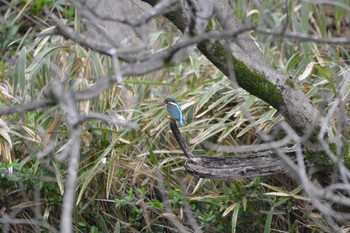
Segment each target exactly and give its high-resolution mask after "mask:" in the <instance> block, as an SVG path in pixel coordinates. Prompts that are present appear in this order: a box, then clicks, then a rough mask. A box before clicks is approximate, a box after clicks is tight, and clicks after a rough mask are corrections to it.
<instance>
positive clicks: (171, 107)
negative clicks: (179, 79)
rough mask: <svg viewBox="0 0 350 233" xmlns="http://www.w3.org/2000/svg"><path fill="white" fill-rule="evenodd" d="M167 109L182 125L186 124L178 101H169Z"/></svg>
mask: <svg viewBox="0 0 350 233" xmlns="http://www.w3.org/2000/svg"><path fill="white" fill-rule="evenodd" d="M167 111H168V113H169V114H170V115H171V117H172V118H174V119H175V120H177V121H178V122H179V124H180V126H184V123H183V120H182V112H181V109H180V107H179V106H178V105H177V104H176V103H168V104H167Z"/></svg>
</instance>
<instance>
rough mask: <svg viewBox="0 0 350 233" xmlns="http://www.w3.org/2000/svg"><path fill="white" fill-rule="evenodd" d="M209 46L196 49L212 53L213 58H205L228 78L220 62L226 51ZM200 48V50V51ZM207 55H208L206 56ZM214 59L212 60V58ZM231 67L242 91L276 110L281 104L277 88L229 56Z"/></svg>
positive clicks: (216, 45) (215, 44)
mask: <svg viewBox="0 0 350 233" xmlns="http://www.w3.org/2000/svg"><path fill="white" fill-rule="evenodd" d="M209 46H210V44H209V43H207V42H204V43H201V44H199V45H198V48H199V49H200V50H201V51H202V53H204V54H205V55H206V52H207V51H210V53H214V56H213V55H212V54H210V56H207V57H209V58H211V59H210V60H211V62H213V64H215V66H216V67H218V68H219V69H220V70H221V71H222V72H223V73H224V74H225V75H226V76H229V73H228V72H229V71H228V68H227V66H226V64H222V61H225V60H226V54H227V53H226V50H225V47H224V46H223V45H222V44H221V43H219V42H216V43H214V47H212V48H210V47H209ZM201 48H202V49H201ZM208 55H209V54H208ZM213 57H214V58H213ZM231 61H232V65H233V67H234V71H235V78H236V80H237V82H238V85H239V86H240V87H242V88H243V89H245V90H247V91H248V92H249V93H250V94H252V95H255V96H256V97H258V98H260V99H262V100H264V101H265V102H267V103H268V104H270V105H271V106H273V107H274V108H276V109H277V110H279V109H280V106H281V105H282V104H283V97H282V94H281V93H280V91H279V90H278V88H277V86H276V85H274V84H273V83H271V82H270V81H268V80H266V78H265V77H263V76H262V75H260V74H257V73H256V72H255V71H253V70H251V69H249V68H248V67H247V66H246V65H245V64H244V63H243V62H241V61H239V60H238V59H236V58H235V57H234V56H231Z"/></svg>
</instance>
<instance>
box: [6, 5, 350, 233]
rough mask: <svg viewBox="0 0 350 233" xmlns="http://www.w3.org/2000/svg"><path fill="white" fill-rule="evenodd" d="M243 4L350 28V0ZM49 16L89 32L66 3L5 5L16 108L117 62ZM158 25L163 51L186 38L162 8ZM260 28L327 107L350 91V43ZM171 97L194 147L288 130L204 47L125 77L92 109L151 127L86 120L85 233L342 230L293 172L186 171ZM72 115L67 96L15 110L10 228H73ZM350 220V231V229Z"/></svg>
mask: <svg viewBox="0 0 350 233" xmlns="http://www.w3.org/2000/svg"><path fill="white" fill-rule="evenodd" d="M229 2H230V5H231V6H232V9H233V10H234V12H235V13H236V15H237V17H238V18H239V19H240V20H241V21H242V22H244V23H245V24H256V25H258V26H265V25H266V24H267V23H269V24H271V25H273V26H274V27H276V28H277V27H281V26H283V25H284V24H285V22H286V20H287V21H288V24H286V27H287V29H288V30H290V31H296V32H302V33H306V34H310V35H316V36H320V37H324V38H332V37H338V36H340V37H349V7H348V1H338V2H339V4H340V5H321V4H312V3H310V2H307V1H286V2H281V1H274V0H268V1H261V2H260V3H259V4H258V3H256V2H257V1H243V0H237V1H229ZM341 3H342V4H341ZM44 7H45V8H46V9H47V13H44ZM49 12H50V13H52V14H55V15H56V16H58V17H59V18H62V19H65V20H67V24H68V25H70V26H72V27H73V28H74V29H75V30H76V31H84V30H85V28H83V27H81V25H80V23H81V22H80V20H81V18H80V14H79V13H78V12H79V11H78V10H77V9H76V8H74V7H73V6H72V5H71V4H69V3H67V2H64V1H52V0H33V1H28V2H27V1H20V0H13V1H6V0H5V1H1V2H0V16H1V18H0V20H1V24H0V57H1V60H0V79H1V80H0V82H1V85H0V104H1V106H3V107H5V106H12V105H16V104H21V103H26V102H30V101H35V100H37V99H40V98H43V97H45V94H46V92H45V91H46V90H47V88H48V86H49V84H50V83H51V81H52V80H59V81H60V82H62V83H64V85H65V87H74V88H75V89H77V90H83V89H85V88H87V87H91V86H92V85H93V84H94V83H95V82H96V80H99V79H100V78H101V77H104V76H106V75H107V74H108V73H109V72H110V70H111V69H112V65H113V64H112V63H113V62H112V61H111V59H110V57H108V56H106V55H103V54H100V53H98V52H95V51H91V50H89V49H86V48H85V47H82V46H81V45H79V44H77V43H74V42H72V41H70V40H65V39H64V38H63V37H61V36H41V37H36V36H37V35H38V33H40V32H42V31H43V30H44V29H46V28H48V27H50V26H51V21H50V20H49V19H48V13H49ZM155 25H156V27H157V28H158V31H157V32H156V33H152V34H151V35H150V44H149V45H148V46H150V47H151V46H153V45H155V44H156V45H157V47H158V49H159V50H163V49H165V48H167V47H168V46H169V45H172V44H173V43H175V42H176V41H177V40H178V39H179V36H180V35H181V33H180V32H179V31H178V29H176V27H174V26H173V25H172V24H171V23H170V22H169V21H167V20H166V19H165V18H163V17H162V16H158V17H157V18H156V21H155ZM251 35H252V36H253V37H254V38H255V39H256V41H257V42H258V43H259V45H260V47H261V49H262V51H263V52H264V55H265V56H266V57H267V59H268V61H270V62H271V64H272V66H273V67H274V68H276V69H277V70H280V71H282V72H285V73H288V74H291V76H292V78H293V81H294V82H295V83H296V85H297V86H298V87H299V88H301V89H302V90H303V91H304V92H305V93H306V94H307V95H308V96H309V97H310V98H311V100H312V101H313V103H314V104H316V105H317V106H318V107H320V108H321V109H327V108H328V107H329V104H330V103H331V102H332V101H333V100H334V98H335V97H336V96H337V93H338V90H339V87H342V88H343V89H345V90H344V91H345V95H344V99H346V98H347V96H348V94H347V93H349V90H350V85H349V82H348V80H347V79H346V78H344V77H345V75H346V74H347V72H348V62H349V47H348V46H347V45H341V44H340V45H337V44H335V45H334V44H332V45H330V44H327V43H312V42H303V43H299V42H298V40H291V39H288V38H279V39H276V38H275V37H273V36H271V35H263V34H259V33H255V32H252V33H251ZM132 39H133V38H124V40H123V41H122V42H121V44H123V45H125V46H127V45H128V44H129V43H131V41H132ZM169 96H172V97H175V98H176V99H177V100H178V102H179V104H180V105H181V106H182V109H183V112H184V116H185V122H186V126H185V127H183V128H181V132H182V134H183V136H184V137H185V139H186V143H187V145H189V146H190V147H191V149H192V150H193V153H194V154H201V155H208V156H210V155H214V154H217V152H215V151H213V150H210V149H208V148H205V147H203V146H202V142H204V141H206V140H210V141H212V142H215V143H222V144H224V145H253V144H258V143H260V142H261V138H260V137H259V136H258V134H257V132H260V133H266V134H269V133H276V132H274V131H273V129H274V126H276V124H278V123H279V122H280V121H281V120H282V119H283V117H282V116H281V115H280V114H278V113H277V110H276V109H274V108H272V107H271V106H270V105H268V104H266V103H265V102H263V101H262V100H260V99H258V98H257V97H255V96H253V95H250V94H249V93H248V92H246V91H244V90H243V89H241V88H238V87H237V86H235V85H231V80H230V79H228V78H227V77H225V76H224V75H223V74H222V73H221V72H220V71H218V69H217V68H216V67H215V66H214V65H213V64H211V63H210V62H209V61H208V60H207V59H206V58H205V57H204V56H203V55H202V54H201V53H199V52H198V51H197V50H194V52H192V53H190V54H189V56H188V58H186V59H185V61H183V62H181V63H179V64H176V65H170V66H165V67H163V68H162V69H160V70H158V71H155V72H152V73H149V74H147V75H142V76H138V77H125V79H124V86H123V87H121V86H120V85H113V86H111V87H109V88H108V90H107V91H105V92H104V93H103V94H101V95H99V96H98V97H97V98H95V99H92V100H89V101H84V102H80V104H79V106H78V109H79V111H80V112H83V113H90V112H97V113H104V114H107V115H110V116H113V117H114V118H116V119H118V120H120V121H121V122H133V123H137V124H138V127H135V125H133V124H124V125H123V124H122V125H118V124H111V123H106V122H103V121H101V120H98V119H93V120H87V121H85V122H84V123H83V124H82V134H81V145H80V146H81V150H80V165H79V171H78V188H77V190H76V201H75V203H74V204H75V206H74V215H73V224H74V231H75V232H92V233H95V232H115V233H117V232H180V231H181V230H180V229H179V228H178V227H176V226H174V225H173V224H172V223H171V221H170V220H169V219H171V218H175V219H176V220H178V221H179V222H180V223H182V224H184V225H185V226H187V227H188V226H190V225H191V224H192V225H195V224H198V225H199V226H200V227H201V229H202V231H203V232H332V231H333V230H332V228H331V226H330V224H329V222H327V221H326V219H325V218H324V216H322V214H320V212H319V211H318V210H317V209H315V208H313V206H312V204H311V202H310V199H309V197H308V196H306V195H304V193H303V189H302V186H300V185H299V184H298V183H297V182H295V181H294V180H293V179H291V178H290V177H289V176H288V175H287V174H279V175H276V176H269V177H257V178H248V179H245V180H230V181H222V180H208V179H203V178H197V177H194V176H192V175H190V174H188V173H187V172H186V171H185V170H184V168H183V165H184V163H185V161H186V158H185V157H184V156H183V154H182V151H181V150H179V147H178V144H177V142H176V141H175V139H174V137H173V135H172V133H171V131H170V128H169V125H168V123H169V119H168V118H167V117H166V115H165V113H164V105H162V104H161V103H162V101H163V100H164V99H165V98H166V97H169ZM246 111H248V114H247V112H246ZM346 111H349V110H348V109H346ZM346 111H345V112H346ZM248 115H249V119H248V117H247V116H248ZM63 117H64V116H63V115H62V114H61V113H60V111H59V109H58V107H57V106H53V107H49V108H39V109H37V110H35V111H27V112H24V113H19V114H18V113H16V114H10V115H6V116H5V115H4V116H2V117H1V119H0V125H1V129H0V135H1V137H0V150H1V155H2V160H1V162H0V171H1V174H0V187H1V188H0V217H1V221H0V226H1V227H0V228H2V229H3V230H4V232H50V231H54V229H58V228H59V223H60V219H61V210H62V202H63V194H64V180H65V177H66V175H67V167H68V164H67V158H66V157H65V156H64V153H62V152H64V151H65V148H66V147H67V146H68V145H69V140H68V139H69V132H68V130H67V125H66V123H65V121H64V120H62V119H63ZM277 133H278V132H277ZM282 136H283V135H277V138H278V137H282ZM223 156H236V154H233V153H223ZM160 181H162V182H160ZM165 190H166V191H167V192H166V193H167V194H164V192H165ZM169 206H170V207H171V210H172V213H169V212H168V210H169V208H168V207H169ZM16 219H17V220H18V221H16ZM189 220H193V221H192V222H191V221H189ZM194 222H196V223H194ZM8 223H11V224H8ZM340 226H341V227H342V224H340ZM346 226H347V224H344V226H343V227H342V230H343V232H348V231H349V228H347V227H346ZM186 229H187V228H186ZM187 230H188V229H187ZM189 232H191V231H189Z"/></svg>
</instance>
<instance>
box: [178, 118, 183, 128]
mask: <svg viewBox="0 0 350 233" xmlns="http://www.w3.org/2000/svg"><path fill="white" fill-rule="evenodd" d="M179 125H180V126H181V127H183V126H184V122H183V120H182V119H180V120H179Z"/></svg>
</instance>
